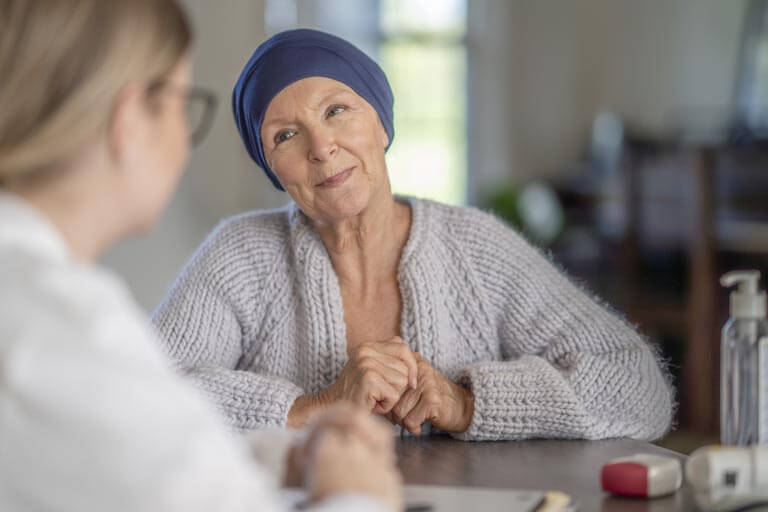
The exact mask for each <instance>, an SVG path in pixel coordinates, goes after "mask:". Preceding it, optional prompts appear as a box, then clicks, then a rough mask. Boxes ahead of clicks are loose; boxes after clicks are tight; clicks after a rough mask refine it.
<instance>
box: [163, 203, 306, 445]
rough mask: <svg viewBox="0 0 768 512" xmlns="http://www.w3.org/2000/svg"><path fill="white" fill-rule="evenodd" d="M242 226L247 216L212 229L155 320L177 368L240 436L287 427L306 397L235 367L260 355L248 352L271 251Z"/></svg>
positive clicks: (290, 387)
mask: <svg viewBox="0 0 768 512" xmlns="http://www.w3.org/2000/svg"><path fill="white" fill-rule="evenodd" d="M247 224H248V219H247V218H241V219H238V218H235V219H232V220H229V221H225V222H224V223H222V225H220V226H219V227H218V228H217V229H216V230H214V232H213V233H211V235H210V236H209V237H208V238H207V240H206V241H205V242H204V243H203V244H202V246H201V247H200V248H199V249H198V250H197V252H196V253H195V254H194V255H193V257H192V259H191V260H190V262H189V263H188V264H187V265H186V267H185V268H184V269H183V271H182V272H181V275H180V276H179V278H178V279H177V281H176V282H175V283H174V285H173V286H172V288H171V291H170V293H169V295H168V296H167V297H166V299H165V300H164V301H163V303H162V304H161V305H160V307H159V308H158V309H157V311H155V313H154V315H153V323H154V324H155V327H156V328H157V330H158V332H159V334H160V338H161V340H162V342H163V344H164V345H165V349H166V351H167V352H168V353H169V355H170V356H171V358H172V359H173V360H174V361H175V362H176V364H177V366H178V367H179V368H180V369H181V370H182V371H183V372H184V373H185V374H187V375H188V376H190V377H191V378H192V379H193V380H194V381H195V383H196V384H197V385H198V387H199V388H200V389H202V391H203V392H204V393H205V394H206V395H207V396H208V397H209V398H210V399H211V401H212V402H213V403H214V404H215V405H216V406H218V407H219V409H220V410H221V411H222V412H223V413H224V415H225V416H226V417H227V419H228V420H229V422H230V424H231V425H232V426H233V427H235V428H237V429H243V430H250V429H257V428H264V427H282V426H285V424H286V421H287V417H288V412H289V410H290V407H291V405H292V404H293V402H294V401H295V400H296V398H297V397H298V396H300V395H302V394H303V390H302V389H301V388H300V387H298V386H297V385H296V384H294V383H292V382H290V381H288V380H286V379H282V378H279V377H277V376H273V375H260V374H258V373H254V372H252V371H247V370H246V369H238V364H239V363H240V362H241V360H242V359H243V358H244V357H245V356H246V352H248V353H249V354H253V353H258V352H259V348H260V347H258V346H253V344H254V343H255V342H254V339H256V338H257V336H255V334H254V333H255V332H257V331H258V330H259V329H260V328H262V327H263V326H262V325H260V322H259V319H258V315H259V312H260V311H262V310H263V309H264V307H265V305H264V300H265V297H264V286H263V283H261V282H259V279H261V278H263V276H265V275H267V274H268V273H269V270H270V269H269V268H268V265H269V264H270V263H272V262H274V261H275V254H274V253H275V252H276V251H274V250H273V248H272V247H270V244H269V243H268V242H266V241H264V242H263V241H261V240H258V239H256V240H254V239H252V238H249V236H250V233H248V230H247ZM246 348H247V350H246Z"/></svg>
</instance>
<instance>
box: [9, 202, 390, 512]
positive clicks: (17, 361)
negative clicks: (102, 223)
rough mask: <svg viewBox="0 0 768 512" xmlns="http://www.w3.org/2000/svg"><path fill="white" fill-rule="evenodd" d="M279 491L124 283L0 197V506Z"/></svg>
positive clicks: (200, 507)
mask: <svg viewBox="0 0 768 512" xmlns="http://www.w3.org/2000/svg"><path fill="white" fill-rule="evenodd" d="M148 260H149V256H148ZM275 481H276V479H275V478H273V477H272V475H270V474H268V472H267V471H266V470H265V469H264V468H263V467H261V466H259V465H257V463H256V462H255V461H253V460H252V459H251V458H250V457H249V455H248V450H247V449H246V446H245V445H244V441H243V440H242V439H240V438H236V437H235V436H234V435H233V434H230V433H228V432H227V431H226V430H225V429H224V428H223V427H222V424H221V423H220V420H219V417H218V415H217V414H216V413H214V412H213V410H212V409H211V408H210V407H209V405H208V404H206V403H205V402H204V400H203V399H202V397H201V396H200V395H198V393H197V392H196V391H195V390H194V389H193V388H191V387H189V385H188V384H187V383H186V382H185V381H183V380H182V379H181V378H180V377H178V376H176V375H175V374H174V373H173V372H172V371H171V369H170V366H169V364H168V362H167V361H166V358H165V356H164V354H162V353H161V351H160V350H159V348H158V345H157V343H156V342H155V339H154V334H153V332H152V331H151V329H150V327H149V325H148V321H147V320H146V318H145V317H144V315H143V314H142V312H141V311H140V310H139V308H138V307H137V306H136V305H135V303H134V301H133V299H132V298H131V296H130V294H129V292H128V290H127V289H126V287H125V286H124V285H123V284H122V283H121V282H120V281H119V279H117V278H116V276H114V275H112V274H110V273H109V272H107V271H106V270H104V269H102V268H99V267H97V266H95V265H83V264H79V263H77V262H76V261H75V260H74V259H73V258H72V256H71V255H70V253H69V252H68V249H67V247H66V245H65V243H64V241H63V239H62V238H61V236H60V235H59V234H58V233H57V232H56V230H55V229H54V227H53V226H52V225H51V224H50V223H49V222H47V220H46V219H45V218H44V217H43V216H42V215H40V214H39V213H38V212H37V211H36V210H34V209H33V208H32V207H31V206H29V205H28V204H26V203H24V202H23V201H21V200H20V199H18V198H16V197H15V196H12V195H11V194H8V193H6V192H2V191H0V510H3V511H8V512H10V511H16V510H29V511H38V510H40V511H42V510H46V511H47V510H58V511H73V512H75V511H76V512H90V511H94V512H96V511H98V512H104V511H112V512H122V511H141V512H149V511H153V512H163V511H184V512H194V511H206V512H210V511H246V510H263V511H272V510H279V509H280V508H282V507H283V506H284V503H283V502H282V501H281V497H280V494H279V492H278V490H277V486H276V484H275ZM320 509H322V510H339V511H341V510H350V511H351V510H383V509H384V507H383V505H382V504H380V503H378V502H375V501H373V500H369V499H367V498H365V497H362V496H342V497H337V498H334V499H332V500H328V501H327V502H325V503H324V504H323V505H321V506H320V507H318V510H320Z"/></svg>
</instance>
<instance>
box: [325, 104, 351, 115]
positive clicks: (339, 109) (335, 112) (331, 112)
mask: <svg viewBox="0 0 768 512" xmlns="http://www.w3.org/2000/svg"><path fill="white" fill-rule="evenodd" d="M345 110H347V107H345V106H344V105H334V106H332V107H331V108H329V109H328V114H327V116H328V117H333V116H335V115H338V114H341V113H342V112H344V111H345Z"/></svg>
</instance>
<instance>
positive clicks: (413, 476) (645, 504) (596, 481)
mask: <svg viewBox="0 0 768 512" xmlns="http://www.w3.org/2000/svg"><path fill="white" fill-rule="evenodd" d="M397 453H398V456H399V460H400V469H401V470H402V472H403V476H404V478H405V482H406V483H407V484H428V485H458V486H467V487H496V488H508V489H543V490H558V491H563V492H565V493H567V494H569V495H570V496H572V497H573V498H574V499H575V500H576V502H577V503H578V507H579V508H578V509H579V510H580V511H582V512H591V511H601V512H611V511H623V512H641V511H642V512H645V511H652V512H666V511H678V510H684V511H685V510H698V509H697V508H696V506H695V504H694V501H693V498H692V496H691V495H690V492H689V491H688V489H686V488H685V487H683V489H682V490H680V491H678V492H677V493H676V494H674V495H672V496H668V497H664V498H656V499H653V500H638V499H628V498H618V497H614V496H610V495H608V494H606V493H604V492H603V491H602V490H601V489H600V467H601V466H602V465H603V464H604V463H605V462H607V461H608V460H609V459H612V458H614V457H622V456H627V455H633V454H635V453H657V454H661V455H671V456H675V457H679V458H680V459H681V461H683V460H684V458H685V457H684V456H683V455H680V454H679V453H677V452H673V451H670V450H667V449H665V448H660V447H658V446H655V445H652V444H650V443H645V442H642V441H633V440H629V439H616V440H608V441H548V440H535V441H520V442H515V441H509V442H483V443H470V442H463V441H456V440H453V439H451V438H449V437H439V436H438V437H407V438H404V439H400V440H399V441H398V444H397ZM475 512H481V511H479V510H478V511H475Z"/></svg>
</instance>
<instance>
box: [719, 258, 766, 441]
mask: <svg viewBox="0 0 768 512" xmlns="http://www.w3.org/2000/svg"><path fill="white" fill-rule="evenodd" d="M759 280H760V272H758V271H756V270H749V271H738V272H729V273H727V274H725V275H724V276H723V277H722V278H721V279H720V284H722V285H723V286H726V287H732V286H734V285H738V288H737V289H736V290H735V291H733V292H732V293H731V317H730V318H729V319H728V322H727V323H726V324H725V326H724V327H723V332H722V344H721V351H722V353H721V368H720V442H721V443H722V444H724V445H743V446H746V445H753V444H768V321H767V320H766V296H765V292H764V291H761V290H760V289H759Z"/></svg>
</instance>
